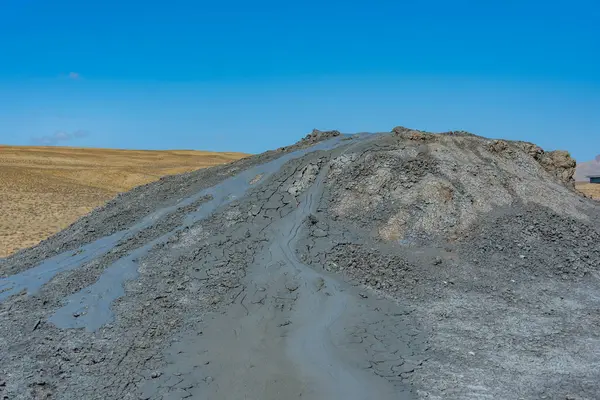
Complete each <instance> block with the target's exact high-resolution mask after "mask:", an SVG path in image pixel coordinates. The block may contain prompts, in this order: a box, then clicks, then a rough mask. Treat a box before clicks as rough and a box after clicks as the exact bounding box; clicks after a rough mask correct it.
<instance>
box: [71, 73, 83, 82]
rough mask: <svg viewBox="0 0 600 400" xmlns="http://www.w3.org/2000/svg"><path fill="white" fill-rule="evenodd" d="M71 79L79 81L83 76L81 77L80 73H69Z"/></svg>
mask: <svg viewBox="0 0 600 400" xmlns="http://www.w3.org/2000/svg"><path fill="white" fill-rule="evenodd" d="M69 78H70V79H74V80H77V79H79V78H81V75H79V72H69Z"/></svg>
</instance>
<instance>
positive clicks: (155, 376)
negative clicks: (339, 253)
mask: <svg viewBox="0 0 600 400" xmlns="http://www.w3.org/2000/svg"><path fill="white" fill-rule="evenodd" d="M161 375H162V373H160V372H158V371H154V372H153V373H152V375H150V376H151V377H152V379H156V378H158V377H160V376H161Z"/></svg>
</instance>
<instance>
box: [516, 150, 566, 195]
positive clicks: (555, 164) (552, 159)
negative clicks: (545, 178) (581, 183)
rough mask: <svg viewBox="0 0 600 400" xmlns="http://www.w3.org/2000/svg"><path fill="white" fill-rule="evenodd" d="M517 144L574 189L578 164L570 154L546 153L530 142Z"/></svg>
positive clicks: (561, 152) (562, 152)
mask: <svg viewBox="0 0 600 400" xmlns="http://www.w3.org/2000/svg"><path fill="white" fill-rule="evenodd" d="M515 144H516V145H517V146H518V147H520V148H521V149H523V151H525V152H526V153H527V154H529V155H530V156H531V157H533V158H534V159H535V160H536V161H538V162H539V163H540V165H541V166H542V167H543V168H544V169H545V170H546V171H548V172H549V173H550V174H552V175H553V176H555V177H556V178H558V179H559V180H560V181H561V182H562V183H564V184H567V185H569V187H573V183H574V179H573V177H574V175H575V171H576V168H577V162H576V161H575V160H574V159H573V158H571V155H570V154H569V152H567V151H563V150H555V151H550V152H545V151H544V150H543V149H542V148H541V147H539V146H536V145H535V144H533V143H528V142H515Z"/></svg>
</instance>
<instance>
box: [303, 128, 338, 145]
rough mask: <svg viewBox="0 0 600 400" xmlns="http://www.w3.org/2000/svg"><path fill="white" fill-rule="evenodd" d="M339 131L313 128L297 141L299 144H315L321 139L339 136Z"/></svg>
mask: <svg viewBox="0 0 600 400" xmlns="http://www.w3.org/2000/svg"><path fill="white" fill-rule="evenodd" d="M340 135H341V133H340V132H339V131H336V130H333V131H320V130H318V129H313V130H312V132H311V133H309V134H308V135H306V136H305V137H304V138H303V139H302V140H301V141H300V142H299V143H300V144H304V145H306V144H315V143H318V142H321V141H323V140H327V139H331V138H334V137H337V136H340Z"/></svg>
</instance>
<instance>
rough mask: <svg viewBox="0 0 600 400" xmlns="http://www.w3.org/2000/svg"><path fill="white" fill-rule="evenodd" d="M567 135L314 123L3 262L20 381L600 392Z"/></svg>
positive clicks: (72, 392)
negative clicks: (558, 144)
mask: <svg viewBox="0 0 600 400" xmlns="http://www.w3.org/2000/svg"><path fill="white" fill-rule="evenodd" d="M571 168H572V165H571V162H570V160H569V158H568V157H567V156H566V155H564V154H562V153H544V152H543V150H541V149H539V148H537V147H535V146H534V145H530V144H523V143H518V142H504V141H493V140H489V139H485V138H482V137H479V136H475V135H471V134H468V133H465V132H450V133H445V134H440V135H433V134H428V133H425V132H420V131H414V130H410V129H406V128H395V129H394V131H393V132H392V133H382V134H374V135H367V134H361V135H354V136H347V135H340V133H339V132H337V131H330V132H320V131H316V130H315V131H313V132H312V133H311V134H310V135H308V136H307V137H306V138H304V139H303V140H302V141H300V142H298V143H297V144H296V145H293V146H290V147H288V148H282V149H278V150H277V151H273V152H268V153H265V154H262V155H258V156H253V157H249V158H248V159H245V160H241V161H238V162H235V163H231V164H228V165H225V166H220V167H216V168H211V169H208V170H203V171H198V172H194V173H189V174H184V175H180V176H176V177H169V178H166V179H163V180H161V181H160V182H157V183H155V184H151V185H146V186H144V187H140V188H137V189H135V190H133V191H132V192H129V193H126V194H124V195H121V196H119V197H118V198H116V199H114V200H113V201H111V202H110V203H109V204H107V205H106V206H104V207H102V208H100V209H98V210H96V211H94V212H93V213H91V214H90V215H88V216H87V217H85V218H82V219H81V220H80V221H78V222H76V223H75V224H74V225H73V226H71V227H70V228H69V229H67V230H65V231H63V232H61V233H59V234H58V235H56V236H54V237H52V238H50V239H49V240H47V241H45V242H44V243H42V244H40V245H39V246H37V247H35V248H32V249H28V250H24V251H21V252H20V253H18V254H16V255H14V256H12V257H10V258H7V259H4V260H0V276H2V278H0V398H1V399H184V398H193V399H257V400H258V399H265V400H268V399H273V400H274V399H315V400H316V399H349V400H352V399H383V400H385V399H492V398H493V399H542V398H546V399H578V400H580V399H599V398H600V280H599V278H600V276H599V274H598V269H599V267H600V229H599V228H600V219H599V217H600V207H599V205H598V204H597V203H594V202H593V201H591V200H588V199H584V198H582V197H580V196H579V195H577V194H576V193H575V192H574V191H572V190H571V187H570V185H569V179H570V177H572V171H571Z"/></svg>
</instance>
